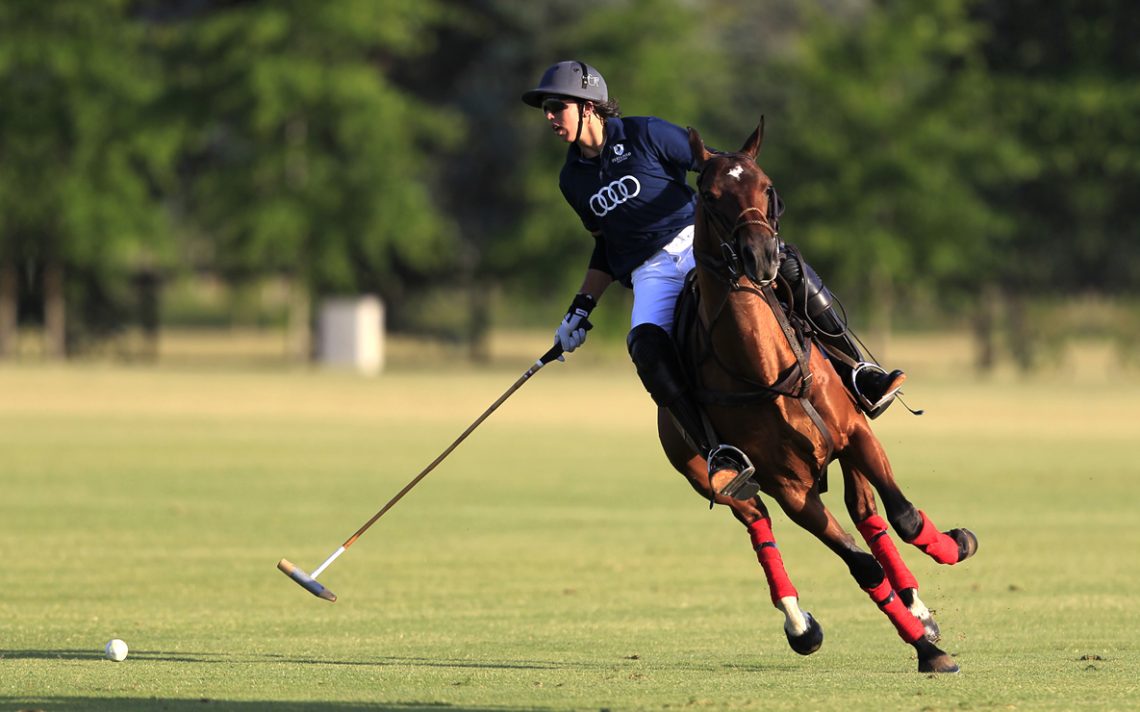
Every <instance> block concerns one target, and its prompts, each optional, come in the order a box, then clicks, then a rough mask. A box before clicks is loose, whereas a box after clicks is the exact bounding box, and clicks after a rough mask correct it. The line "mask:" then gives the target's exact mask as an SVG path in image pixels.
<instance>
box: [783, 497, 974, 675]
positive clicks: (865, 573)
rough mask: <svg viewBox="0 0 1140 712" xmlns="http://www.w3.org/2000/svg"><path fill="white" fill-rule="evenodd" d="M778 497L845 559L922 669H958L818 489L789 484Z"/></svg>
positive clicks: (803, 524) (789, 511)
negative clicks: (837, 516) (929, 635)
mask: <svg viewBox="0 0 1140 712" xmlns="http://www.w3.org/2000/svg"><path fill="white" fill-rule="evenodd" d="M778 499H779V501H780V504H781V506H782V507H783V508H784V511H785V512H787V514H788V516H789V517H791V518H792V520H793V521H795V522H796V523H797V524H799V525H800V526H801V527H803V528H804V529H807V530H808V531H809V532H811V533H812V534H814V535H815V536H816V537H817V538H819V540H820V541H822V542H823V543H824V544H826V545H827V547H828V548H829V549H831V550H832V551H834V552H835V553H836V554H837V555H838V556H839V557H840V558H841V559H843V561H844V563H846V564H847V569H848V571H850V572H851V576H852V577H853V578H854V579H855V581H856V583H858V584H859V587H860V588H862V589H863V590H864V591H865V592H866V593H867V595H868V596H870V597H871V600H872V601H874V602H875V604H876V605H877V606H878V607H879V610H881V611H882V612H883V614H884V615H886V616H887V619H888V620H890V622H891V624H892V625H894V627H895V630H896V631H897V632H898V634H899V637H900V638H902V639H903V641H904V642H906V643H909V644H910V645H912V646H913V647H914V649H915V652H916V653H917V655H918V670H919V672H958V665H957V664H956V663H955V662H954V659H953V658H951V657H950V656H949V655H947V654H946V653H945V652H943V651H942V650H940V649H939V648H938V647H937V646H936V645H935V644H934V643H932V642H930V641H929V640H927V639H926V629H925V628H924V626H923V624H922V622H921V621H919V620H918V618H916V617H915V616H914V615H912V614H911V612H910V611H909V610H907V608H906V606H905V605H904V604H903V602H902V600H901V599H900V598H899V596H898V595H897V593H896V592H895V589H894V587H893V586H892V585H891V582H890V580H889V579H888V578H887V576H886V573H885V572H884V570H883V567H882V566H881V565H880V564H879V562H878V561H877V560H876V559H875V557H874V556H873V555H871V554H868V553H867V552H865V551H862V550H861V549H859V547H857V546H856V545H855V540H854V539H853V538H852V537H851V535H850V534H848V533H847V532H845V531H844V530H843V528H842V527H840V526H839V523H838V522H837V521H836V520H835V517H834V516H832V514H831V512H829V511H828V510H827V508H826V507H825V506H824V504H823V501H822V500H821V499H820V497H819V492H818V491H817V490H815V489H811V490H804V489H797V488H794V487H791V486H789V487H788V488H786V489H785V490H784V491H783V492H781V493H780V496H779V498H778Z"/></svg>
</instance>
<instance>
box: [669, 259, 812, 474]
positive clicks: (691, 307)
mask: <svg viewBox="0 0 1140 712" xmlns="http://www.w3.org/2000/svg"><path fill="white" fill-rule="evenodd" d="M700 298H701V297H700V290H699V289H698V286H697V271H696V269H693V270H690V271H689V273H688V274H687V275H686V276H685V284H684V287H683V288H682V289H681V293H680V294H679V295H677V303H676V305H675V306H674V308H673V344H674V346H676V348H677V354H678V356H679V359H680V362H681V370H682V372H683V373H684V374H685V378H686V379H687V385H688V387H689V388H690V389H691V392H692V394H693V397H694V399H695V400H696V402H697V404H698V407H699V408H700V411H701V419H702V420H703V421H704V426H705V430H706V431H707V432H708V433H709V434H710V435H711V436H714V437H712V439H711V442H719V438H717V437H715V436H716V435H717V433H716V429H715V428H714V427H713V425H712V422H711V421H710V420H709V418H708V416H707V415H706V414H705V406H707V405H714V404H715V405H725V406H746V405H750V404H755V403H759V402H763V401H770V400H774V399H776V398H777V397H779V396H787V397H791V398H798V399H800V401H801V402H802V403H803V404H804V409H805V411H806V412H807V413H808V415H809V417H810V418H811V419H812V421H813V422H814V423H815V425H816V427H817V428H818V429H819V430H820V432H821V433H822V434H823V438H824V443H825V446H826V447H827V450H828V456H827V458H825V463H826V461H830V459H831V452H832V451H833V450H834V445H833V443H832V438H831V434H830V432H829V431H828V429H827V426H826V425H825V424H824V423H823V420H822V418H821V416H820V415H819V413H818V412H816V410H815V408H814V406H812V405H811V403H810V401H809V400H808V396H809V394H810V390H811V384H812V374H811V371H810V370H809V369H808V367H807V363H808V362H809V361H810V359H811V349H812V348H813V347H819V348H823V347H822V345H819V344H816V343H815V341H814V339H813V338H812V330H811V328H810V326H809V325H807V324H805V323H804V321H803V319H801V318H800V317H799V315H797V314H796V313H795V312H793V311H792V310H791V308H790V307H789V303H790V301H791V300H790V299H789V300H788V302H780V301H777V300H776V298H775V297H774V296H772V297H769V300H770V303H771V304H772V308H773V309H780V310H781V311H782V313H783V317H784V318H783V319H782V320H781V322H782V324H783V325H784V330H785V335H786V336H787V337H788V339H789V343H791V344H792V348H793V350H797V351H798V354H797V355H798V356H799V358H798V359H797V363H796V364H794V365H793V366H791V367H789V368H788V369H786V370H785V371H784V373H782V374H781V375H780V377H779V379H778V380H777V381H776V383H775V384H773V385H771V386H761V387H760V388H757V389H754V390H748V391H743V392H734V393H724V392H718V391H712V390H709V389H707V388H705V387H704V386H703V385H702V384H701V382H700V378H699V375H698V369H699V367H700V365H701V363H702V362H703V360H704V359H705V358H706V357H708V356H709V355H710V353H704V352H705V351H708V352H711V345H709V344H702V343H701V342H702V339H703V333H702V329H701V324H700V317H699V306H700ZM818 483H819V491H820V492H821V493H822V492H826V491H827V465H826V464H824V466H823V468H822V470H821V471H820V474H819V477H818Z"/></svg>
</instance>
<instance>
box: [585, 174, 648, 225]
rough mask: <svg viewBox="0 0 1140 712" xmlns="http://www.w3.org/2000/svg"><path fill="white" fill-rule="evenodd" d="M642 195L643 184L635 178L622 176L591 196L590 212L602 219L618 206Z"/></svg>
mask: <svg viewBox="0 0 1140 712" xmlns="http://www.w3.org/2000/svg"><path fill="white" fill-rule="evenodd" d="M639 193H641V182H640V181H639V180H637V178H635V177H634V176H622V177H621V178H618V179H617V180H615V181H614V182H613V183H610V184H609V185H607V186H602V189H601V190H599V191H598V192H597V193H594V194H593V195H591V196H590V210H592V211H593V213H594V215H597V216H598V217H600V218H603V217H605V216H606V215H607V214H609V212H610V211H612V210H613V209H614V208H616V207H617V206H619V205H621V204H622V203H624V202H625V201H627V200H629V199H630V198H636V197H637V195H638V194H639Z"/></svg>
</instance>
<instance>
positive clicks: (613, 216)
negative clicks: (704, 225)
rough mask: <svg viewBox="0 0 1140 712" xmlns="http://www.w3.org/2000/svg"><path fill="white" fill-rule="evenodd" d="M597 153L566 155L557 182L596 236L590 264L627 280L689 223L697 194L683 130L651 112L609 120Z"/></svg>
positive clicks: (574, 148)
mask: <svg viewBox="0 0 1140 712" xmlns="http://www.w3.org/2000/svg"><path fill="white" fill-rule="evenodd" d="M605 132H606V142H605V146H603V148H602V153H601V155H599V156H597V157H596V158H583V157H582V154H581V151H580V150H579V148H578V145H577V144H572V145H571V146H570V149H569V151H568V152H567V154H566V163H565V165H563V166H562V173H561V175H560V176H559V187H560V188H561V189H562V195H563V196H565V197H566V202H568V203H570V206H571V207H572V208H574V211H575V212H577V213H578V216H579V217H581V218H582V224H583V225H585V226H586V229H587V230H589V231H590V232H595V233H600V237H599V239H598V243H597V246H596V248H595V250H594V255H593V257H592V258H591V260H590V267H593V268H595V269H600V270H602V271H603V272H606V273H608V274H609V275H611V276H613V277H614V278H615V279H617V280H619V281H621V282H622V283H623V284H625V285H627V286H628V285H629V276H630V273H631V272H633V270H634V269H636V268H637V267H638V266H639V265H640V264H641V263H642V262H644V261H645V260H646V259H648V258H649V256H650V255H652V254H653V253H654V252H656V251H657V250H658V249H660V248H661V247H662V246H664V245H665V244H667V243H668V242H669V240H670V239H672V237H673V236H674V235H676V234H677V233H678V232H680V231H681V230H682V229H684V228H685V227H686V226H688V225H692V224H693V220H694V215H695V211H696V198H695V194H694V192H693V189H692V188H690V187H689V185H688V184H687V183H686V182H685V181H686V177H687V174H688V172H689V171H690V170H693V169H694V165H693V152H692V149H691V148H690V147H689V134H688V132H687V131H686V130H685V129H683V128H681V127H680V126H677V125H675V124H671V123H669V122H668V121H664V120H662V119H658V118H656V117H652V116H648V117H646V116H631V117H627V118H621V119H609V120H608V121H606V125H605Z"/></svg>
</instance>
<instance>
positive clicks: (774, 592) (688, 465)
mask: <svg viewBox="0 0 1140 712" xmlns="http://www.w3.org/2000/svg"><path fill="white" fill-rule="evenodd" d="M658 432H659V434H660V436H661V444H662V446H663V447H664V449H665V455H666V457H668V458H669V462H670V464H672V465H673V467H674V468H675V469H676V470H677V471H678V472H680V473H681V474H683V475H684V476H685V479H686V480H688V482H689V485H690V486H691V487H692V488H693V489H694V490H695V491H696V492H697V494H699V495H701V496H702V497H704V498H705V499H707V500H710V501H712V502H715V503H717V504H723V505H724V506H726V507H728V508H729V509H730V510H732V515H733V516H734V517H736V519H737V521H739V522H740V523H741V524H743V525H744V526H745V528H747V529H748V535H749V538H750V539H751V540H752V549H753V550H754V551H755V552H756V560H757V561H759V562H760V568H761V569H763V571H764V578H765V579H766V580H767V581H768V593H769V595H770V596H771V598H772V605H774V606H775V607H776V608H777V609H778V610H779V611H780V612H781V613H783V614H784V633H785V635H787V637H788V643H789V644H790V645H791V646H792V649H793V650H795V651H796V652H797V653H799V654H801V655H809V654H811V653H814V652H815V651H816V650H819V646H820V645H822V644H823V629H822V628H820V626H819V624H818V623H816V621H815V619H814V618H812V616H811V614H810V613H808V612H807V611H804V610H803V609H801V608H800V605H799V592H798V591H796V587H795V586H794V585H793V584H792V580H791V577H789V576H788V572H787V570H786V569H785V568H784V559H783V557H782V556H781V555H780V550H779V549H778V548H777V547H776V538H775V536H773V534H772V519H771V517H770V516H769V515H768V508H767V507H766V506H765V505H764V502H763V500H761V499H760V497H759V496H756V497H752V498H751V499H747V500H737V499H732V498H730V497H725V496H724V495H721V494H717V493H716V491H715V490H714V489H713V487H712V486H711V484H710V483H709V476H708V467H707V465H706V463H705V461H704V459H703V458H702V457H700V456H699V455H697V454H696V453H695V452H693V450H692V448H690V447H689V446H688V445H687V444H686V443H685V441H684V438H682V437H681V435H680V433H678V432H677V430H676V428H675V427H674V425H673V422H672V420H670V418H669V416H668V414H667V413H666V411H665V410H664V409H662V410H661V411H660V416H659V419H658Z"/></svg>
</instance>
